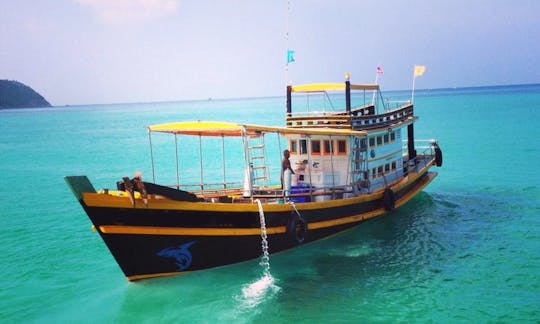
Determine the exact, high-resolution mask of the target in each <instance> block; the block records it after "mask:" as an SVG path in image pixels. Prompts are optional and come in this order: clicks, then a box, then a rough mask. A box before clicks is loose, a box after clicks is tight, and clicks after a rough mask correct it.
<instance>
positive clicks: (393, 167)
mask: <svg viewBox="0 0 540 324" xmlns="http://www.w3.org/2000/svg"><path fill="white" fill-rule="evenodd" d="M395 170H396V161H394V162H392V171H395Z"/></svg>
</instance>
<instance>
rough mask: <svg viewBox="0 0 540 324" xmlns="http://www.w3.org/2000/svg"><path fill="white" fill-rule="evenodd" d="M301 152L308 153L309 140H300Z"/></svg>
mask: <svg viewBox="0 0 540 324" xmlns="http://www.w3.org/2000/svg"><path fill="white" fill-rule="evenodd" d="M300 154H307V140H306V139H301V140H300Z"/></svg>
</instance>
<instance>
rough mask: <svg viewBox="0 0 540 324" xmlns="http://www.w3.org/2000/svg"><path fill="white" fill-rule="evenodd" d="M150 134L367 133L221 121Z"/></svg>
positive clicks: (168, 126)
mask: <svg viewBox="0 0 540 324" xmlns="http://www.w3.org/2000/svg"><path fill="white" fill-rule="evenodd" d="M148 131H150V132H160V133H171V134H178V135H200V136H242V135H243V134H244V133H245V134H246V135H248V136H258V135H261V134H262V133H280V134H283V135H285V134H304V135H334V136H338V135H341V136H364V135H366V132H364V131H355V130H352V129H336V128H287V127H278V126H264V125H247V124H246V125H242V124H236V123H229V122H219V121H185V122H175V123H165V124H157V125H151V126H148Z"/></svg>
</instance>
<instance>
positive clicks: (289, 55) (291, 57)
mask: <svg viewBox="0 0 540 324" xmlns="http://www.w3.org/2000/svg"><path fill="white" fill-rule="evenodd" d="M291 62H294V51H293V50H287V64H289V63H291Z"/></svg>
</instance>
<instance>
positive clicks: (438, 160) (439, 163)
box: [435, 146, 443, 167]
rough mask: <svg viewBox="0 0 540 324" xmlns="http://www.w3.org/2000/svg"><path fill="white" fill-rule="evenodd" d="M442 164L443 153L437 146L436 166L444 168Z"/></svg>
mask: <svg viewBox="0 0 540 324" xmlns="http://www.w3.org/2000/svg"><path fill="white" fill-rule="evenodd" d="M442 162H443V159H442V151H441V149H440V148H439V146H436V147H435V165H436V166H438V167H440V166H442Z"/></svg>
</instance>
